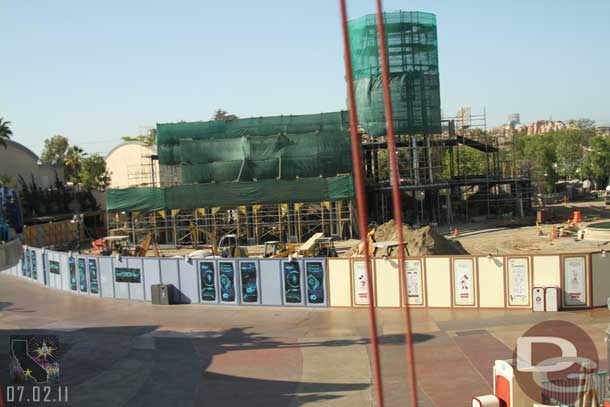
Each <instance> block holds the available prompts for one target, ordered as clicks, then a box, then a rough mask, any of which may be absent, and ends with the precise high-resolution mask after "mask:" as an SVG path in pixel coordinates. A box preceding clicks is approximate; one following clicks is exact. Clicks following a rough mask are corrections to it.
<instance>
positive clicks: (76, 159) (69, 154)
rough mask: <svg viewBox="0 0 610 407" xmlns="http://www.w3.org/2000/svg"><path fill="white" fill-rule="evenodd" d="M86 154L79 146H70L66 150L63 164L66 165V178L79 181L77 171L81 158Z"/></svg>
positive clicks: (75, 181)
mask: <svg viewBox="0 0 610 407" xmlns="http://www.w3.org/2000/svg"><path fill="white" fill-rule="evenodd" d="M86 155H87V153H85V151H84V150H83V149H82V148H80V147H79V146H70V147H69V148H68V150H66V155H65V157H64V165H65V166H66V170H67V171H66V178H67V179H68V180H70V181H72V182H74V183H77V182H79V179H78V173H79V171H80V164H81V160H82V159H83V158H84V157H85V156H86Z"/></svg>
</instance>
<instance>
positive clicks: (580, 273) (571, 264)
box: [563, 256, 587, 306]
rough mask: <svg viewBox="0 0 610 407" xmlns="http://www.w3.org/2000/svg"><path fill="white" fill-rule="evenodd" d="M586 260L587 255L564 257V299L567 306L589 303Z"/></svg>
mask: <svg viewBox="0 0 610 407" xmlns="http://www.w3.org/2000/svg"><path fill="white" fill-rule="evenodd" d="M586 262H587V259H586V257H585V256H571V257H564V258H563V292H564V297H563V300H564V304H565V305H567V306H584V305H587V290H586V286H587V276H586V271H587V266H586V264H587V263H586Z"/></svg>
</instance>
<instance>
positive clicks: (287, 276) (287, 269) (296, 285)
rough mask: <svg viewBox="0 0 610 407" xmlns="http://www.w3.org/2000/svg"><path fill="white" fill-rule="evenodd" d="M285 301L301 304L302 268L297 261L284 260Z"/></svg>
mask: <svg viewBox="0 0 610 407" xmlns="http://www.w3.org/2000/svg"><path fill="white" fill-rule="evenodd" d="M282 265H283V268H284V270H283V271H284V301H285V302H286V303H287V304H301V303H302V302H303V295H302V290H301V268H300V267H299V263H297V262H284V263H282Z"/></svg>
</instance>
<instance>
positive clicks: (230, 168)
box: [179, 131, 351, 184]
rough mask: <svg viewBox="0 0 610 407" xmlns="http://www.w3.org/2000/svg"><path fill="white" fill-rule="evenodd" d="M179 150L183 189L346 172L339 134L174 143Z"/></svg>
mask: <svg viewBox="0 0 610 407" xmlns="http://www.w3.org/2000/svg"><path fill="white" fill-rule="evenodd" d="M179 146H180V157H181V169H182V181H183V182H184V183H187V184H189V183H207V182H212V181H216V182H224V181H235V180H238V179H239V180H240V181H251V180H253V179H257V180H262V179H277V178H284V179H291V178H295V177H297V176H298V177H312V176H320V175H321V176H323V177H332V176H335V175H337V174H338V173H347V172H351V155H350V145H349V141H348V137H347V134H345V132H339V131H336V132H331V131H316V132H311V133H301V134H288V135H287V134H278V135H272V136H256V137H253V136H243V137H240V138H227V139H213V140H180V144H179Z"/></svg>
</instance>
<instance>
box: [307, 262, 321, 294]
mask: <svg viewBox="0 0 610 407" xmlns="http://www.w3.org/2000/svg"><path fill="white" fill-rule="evenodd" d="M305 273H306V278H307V302H308V303H309V304H324V266H323V265H322V262H320V261H310V262H307V263H306V264H305Z"/></svg>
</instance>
